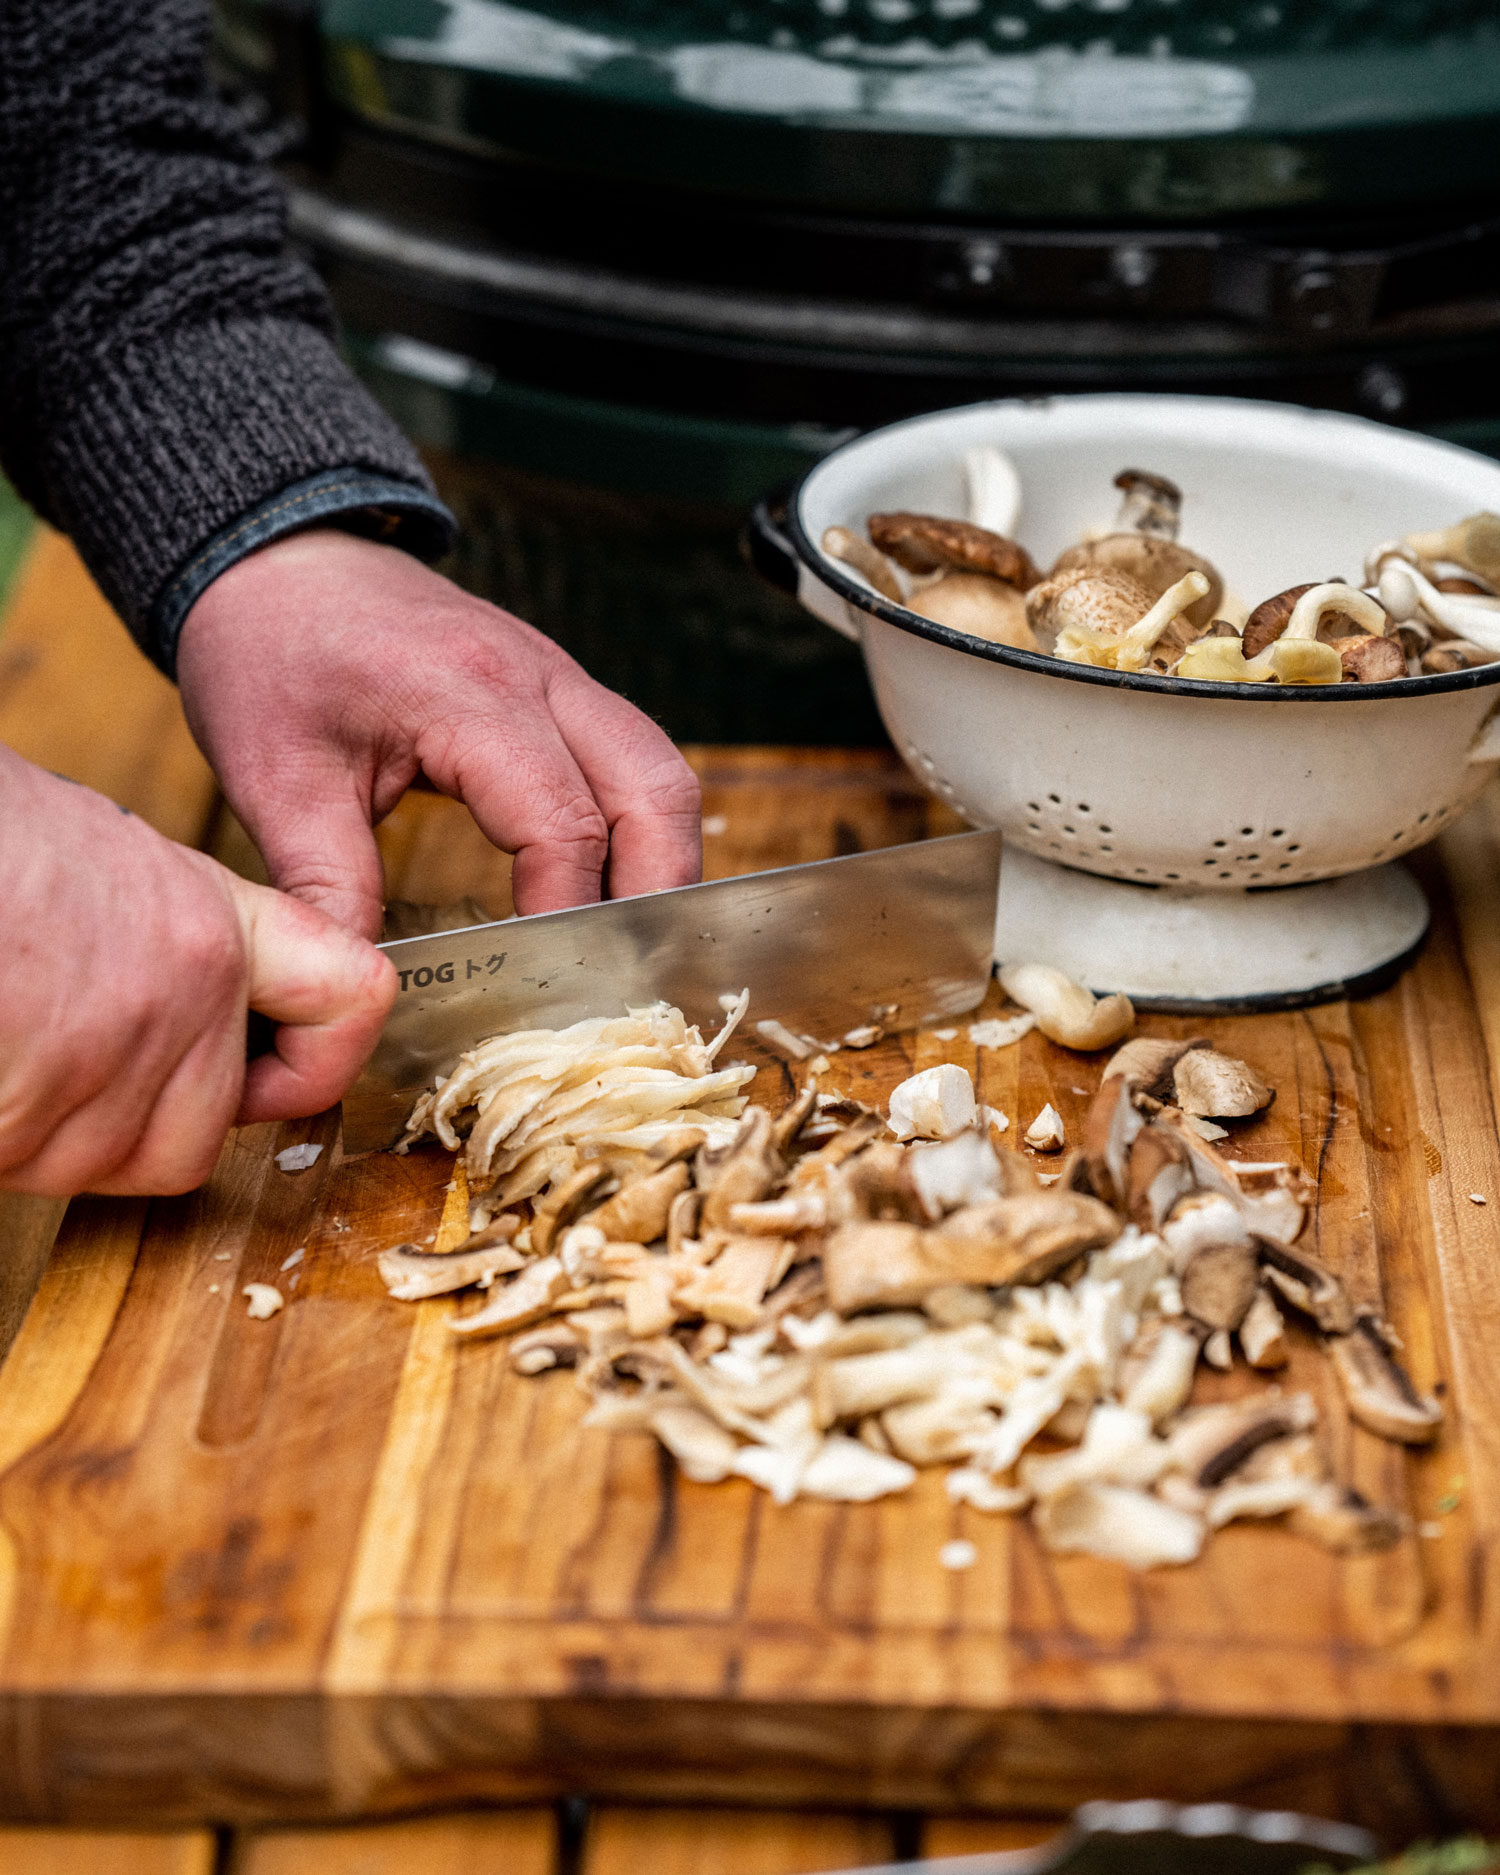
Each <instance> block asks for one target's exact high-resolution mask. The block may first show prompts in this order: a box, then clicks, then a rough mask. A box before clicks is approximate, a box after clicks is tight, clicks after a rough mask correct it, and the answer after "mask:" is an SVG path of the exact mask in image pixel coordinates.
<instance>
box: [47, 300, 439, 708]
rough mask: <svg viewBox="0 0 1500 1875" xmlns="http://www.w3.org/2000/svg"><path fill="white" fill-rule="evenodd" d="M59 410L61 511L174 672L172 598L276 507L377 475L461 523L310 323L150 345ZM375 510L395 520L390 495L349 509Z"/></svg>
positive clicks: (52, 430)
mask: <svg viewBox="0 0 1500 1875" xmlns="http://www.w3.org/2000/svg"><path fill="white" fill-rule="evenodd" d="M58 402H59V406H60V407H55V408H54V409H52V410H51V411H48V412H47V413H46V421H45V423H44V424H43V425H42V426H41V427H42V434H43V435H44V436H45V439H46V442H45V450H46V480H47V484H48V495H49V498H50V505H51V507H52V509H53V511H54V513H55V515H56V518H57V519H58V521H59V522H60V524H61V525H62V526H63V527H64V528H66V530H67V532H68V533H69V534H70V535H71V536H72V538H73V540H74V542H75V543H76V545H77V547H78V550H79V552H80V553H81V554H82V556H83V558H84V560H85V562H86V563H87V564H88V566H89V568H90V570H91V571H92V573H93V574H94V577H95V578H96V579H97V580H98V582H99V585H100V587H101V588H102V589H103V591H104V593H105V596H106V597H107V598H108V599H109V601H110V603H111V604H112V605H113V606H114V607H115V609H116V610H117V611H118V612H119V613H120V615H121V617H122V618H123V619H124V620H125V622H126V624H127V625H128V626H129V627H130V629H131V631H132V632H134V634H135V635H136V637H137V639H138V640H139V641H140V642H141V644H142V646H143V648H144V649H145V650H146V651H147V653H148V654H149V655H150V656H151V657H152V658H153V659H154V660H155V661H156V662H157V663H159V664H161V666H162V668H163V669H165V670H167V671H168V672H169V673H170V669H171V659H172V652H173V648H174V641H175V630H173V629H172V627H171V626H170V624H169V619H170V615H171V611H172V607H171V606H170V605H167V604H165V603H164V602H165V599H166V593H167V589H168V587H169V586H173V585H174V584H175V582H176V581H178V580H180V579H181V578H182V576H183V574H184V572H185V571H186V569H188V568H189V567H190V566H192V565H193V564H194V563H195V562H196V561H197V560H198V558H199V557H200V556H201V555H202V554H203V553H204V552H205V551H206V550H208V549H209V547H210V544H211V543H212V544H220V543H221V542H222V538H223V536H224V535H225V534H226V533H227V532H230V531H232V530H233V529H234V528H235V527H236V526H237V525H238V524H240V523H242V522H244V521H246V520H247V519H248V518H249V517H251V516H252V515H259V514H261V513H262V511H263V510H264V509H265V507H266V505H267V504H270V503H273V502H274V500H275V499H276V498H278V497H280V498H283V499H285V498H286V497H288V496H289V495H291V494H293V493H296V492H299V491H301V490H302V489H303V487H304V485H306V484H308V483H310V482H311V481H313V480H315V479H317V478H319V477H326V476H327V475H328V474H329V473H330V472H336V479H337V477H348V476H349V475H350V474H351V473H353V472H362V473H364V474H367V475H370V476H374V477H376V478H379V480H380V481H381V483H382V484H383V485H385V486H386V487H387V488H388V485H389V484H391V483H397V484H400V485H401V486H402V488H404V489H406V490H408V491H410V494H411V496H412V497H413V498H414V499H413V500H412V501H411V502H409V503H408V504H406V505H407V506H409V507H410V508H412V509H413V510H420V511H421V512H422V514H423V515H425V516H426V517H427V519H428V520H430V521H431V522H432V524H433V527H434V528H439V527H443V526H449V527H451V517H448V516H447V510H446V509H444V508H443V507H442V504H441V503H440V502H439V501H438V500H437V497H436V494H435V493H434V491H433V487H432V483H431V481H430V479H429V478H428V475H427V472H426V470H425V469H424V468H423V467H422V463H421V459H420V458H419V457H418V455H417V453H416V451H415V450H414V449H413V448H412V446H411V445H410V443H408V442H407V440H406V438H405V437H404V436H403V435H402V434H401V432H400V430H398V429H397V427H396V425H395V424H394V423H393V422H392V421H391V420H390V418H389V417H388V416H386V414H385V412H384V411H383V410H382V409H381V408H380V406H379V405H378V404H377V403H376V402H375V401H374V399H373V398H372V397H371V396H370V395H369V393H368V392H367V391H366V390H365V389H364V387H363V386H362V385H361V384H360V383H359V381H358V380H357V379H356V378H355V377H354V375H353V373H352V372H351V371H350V370H349V369H348V367H347V366H346V365H345V364H344V362H343V360H342V359H341V358H340V357H339V355H338V353H337V351H336V350H335V349H334V347H333V345H332V343H331V342H330V341H329V340H328V339H327V338H325V337H324V336H323V334H322V333H320V332H319V331H317V330H316V329H315V328H314V327H312V326H310V325H305V324H302V323H300V322H299V321H297V320H293V319H280V318H274V317H257V318H253V319H243V320H220V321H217V322H215V323H211V324H204V325H199V326H190V327H185V328H176V329H172V330H168V331H164V332H160V333H155V334H152V335H150V336H149V337H144V338H138V339H135V340H133V341H132V342H131V343H130V344H129V345H127V346H125V347H123V348H121V350H120V351H119V352H118V353H117V354H115V355H114V356H112V357H110V358H108V359H106V360H101V361H100V364H99V367H98V369H97V370H96V371H94V372H93V373H92V374H91V375H90V376H89V377H88V378H87V379H86V380H82V381H75V382H74V384H73V385H72V386H71V387H70V389H69V392H68V395H67V396H66V398H62V399H59V400H58ZM417 496H421V497H422V498H423V499H421V500H420V501H418V500H416V499H415V497H417ZM371 505H373V506H375V507H377V508H381V507H385V508H390V509H391V511H392V512H394V511H395V509H394V507H392V502H391V499H390V497H389V495H388V493H387V494H385V495H379V496H377V497H376V499H375V501H374V503H373V504H372V503H371V501H370V499H369V498H368V496H361V497H360V498H359V499H357V500H351V501H350V502H348V503H347V504H346V508H350V509H352V508H359V507H365V508H368V507H370V506H371ZM398 505H399V504H398ZM318 518H320V517H319V516H317V515H312V514H310V513H305V514H303V515H302V516H300V517H299V519H298V520H296V521H295V522H293V523H292V525H293V526H300V525H303V524H305V521H307V520H313V519H318ZM421 527H422V523H420V522H419V523H418V532H419V533H420V532H421ZM286 531H289V530H286ZM270 537H271V536H266V537H265V538H270ZM408 538H414V536H411V535H410V532H409V530H408ZM447 538H451V536H447V537H443V538H441V539H440V538H439V536H438V535H437V534H436V533H428V534H427V535H426V536H424V541H425V544H424V545H423V546H421V547H419V548H418V551H420V552H424V553H426V552H430V551H433V550H434V548H435V550H436V551H439V552H440V551H441V550H442V545H444V544H446V540H447ZM256 544H257V545H259V544H263V539H262V540H257V542H256ZM398 544H403V543H400V542H398ZM245 551H249V549H248V548H246V549H245ZM228 563H229V562H228V561H225V562H224V563H223V564H224V565H227V564H228ZM222 570H223V565H221V566H220V567H219V571H222ZM194 596H196V595H194ZM184 612H185V609H183V610H181V611H179V612H178V615H177V621H176V622H177V624H179V625H180V623H181V618H182V616H183V615H184Z"/></svg>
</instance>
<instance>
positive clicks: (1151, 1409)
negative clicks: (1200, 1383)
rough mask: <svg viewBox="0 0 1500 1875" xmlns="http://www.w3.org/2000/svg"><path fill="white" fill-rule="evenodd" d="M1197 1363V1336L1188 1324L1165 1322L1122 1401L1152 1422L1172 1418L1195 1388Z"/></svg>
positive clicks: (1160, 1422)
mask: <svg viewBox="0 0 1500 1875" xmlns="http://www.w3.org/2000/svg"><path fill="white" fill-rule="evenodd" d="M1197 1366H1198V1337H1197V1336H1196V1335H1194V1334H1190V1333H1189V1332H1188V1330H1187V1329H1185V1328H1174V1327H1173V1326H1172V1324H1171V1323H1170V1322H1168V1323H1166V1324H1164V1325H1163V1327H1162V1328H1161V1330H1160V1332H1159V1333H1158V1334H1157V1336H1156V1338H1155V1340H1154V1341H1153V1343H1152V1345H1151V1348H1150V1351H1149V1352H1148V1354H1147V1355H1146V1358H1145V1362H1144V1365H1142V1366H1140V1367H1139V1368H1138V1369H1137V1371H1136V1372H1135V1374H1134V1376H1133V1377H1132V1378H1131V1379H1130V1381H1129V1382H1128V1384H1127V1385H1126V1388H1125V1391H1124V1393H1123V1395H1122V1396H1121V1397H1122V1404H1123V1405H1125V1406H1128V1407H1129V1408H1131V1410H1132V1411H1134V1412H1137V1413H1144V1414H1145V1415H1146V1417H1147V1418H1148V1419H1149V1420H1150V1421H1151V1422H1152V1424H1153V1425H1156V1426H1160V1425H1162V1424H1164V1423H1165V1421H1167V1420H1169V1419H1170V1418H1171V1417H1172V1415H1173V1414H1174V1413H1175V1412H1177V1411H1178V1410H1179V1409H1180V1408H1181V1407H1182V1405H1183V1404H1184V1402H1185V1401H1186V1399H1187V1397H1188V1395H1189V1393H1191V1392H1192V1389H1193V1374H1194V1372H1195V1370H1196V1368H1197Z"/></svg>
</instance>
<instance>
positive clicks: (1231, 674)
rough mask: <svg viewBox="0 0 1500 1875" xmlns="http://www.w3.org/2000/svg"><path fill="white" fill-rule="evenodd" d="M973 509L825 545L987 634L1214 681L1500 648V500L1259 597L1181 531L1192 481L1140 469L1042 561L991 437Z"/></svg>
mask: <svg viewBox="0 0 1500 1875" xmlns="http://www.w3.org/2000/svg"><path fill="white" fill-rule="evenodd" d="M964 470H965V475H966V478H967V483H968V495H969V518H968V519H967V520H958V519H953V518H950V517H947V516H942V515H935V514H914V513H907V512H899V513H881V514H872V515H869V516H868V517H867V519H866V529H867V533H866V534H859V533H856V532H854V531H853V530H852V529H850V528H846V527H830V528H828V529H827V530H826V531H825V532H824V535H823V539H822V547H823V551H824V553H825V554H827V555H828V556H829V557H830V558H831V559H835V560H838V561H841V562H842V563H843V564H844V565H845V566H847V567H848V568H850V569H851V570H852V571H853V572H854V573H856V574H857V575H858V576H859V578H860V579H861V580H862V581H863V583H864V584H865V585H867V586H869V587H871V588H872V589H873V590H874V591H876V592H878V593H879V594H880V595H881V597H882V598H883V599H886V600H889V601H891V602H892V603H894V604H896V605H900V606H904V607H905V608H906V609H907V610H908V611H911V612H916V613H918V614H920V615H921V616H922V617H924V618H927V619H930V620H932V621H933V622H934V623H936V624H939V625H944V626H947V627H948V628H949V629H951V630H953V631H956V632H961V633H964V634H966V635H967V636H969V637H972V638H982V639H986V640H988V641H989V642H991V643H993V644H1001V645H1006V646H1009V647H1010V648H1011V649H1013V650H1018V651H1030V652H1039V653H1042V654H1045V655H1047V656H1051V657H1055V658H1057V659H1059V660H1061V661H1062V662H1064V663H1072V664H1087V665H1092V666H1094V667H1095V668H1098V669H1106V670H1115V671H1127V672H1142V673H1146V674H1148V675H1155V676H1172V677H1181V678H1188V679H1192V680H1194V681H1196V682H1201V683H1237V684H1261V683H1281V684H1342V683H1358V684H1372V683H1386V682H1389V681H1391V680H1393V679H1396V678H1404V677H1420V676H1433V675H1439V674H1441V673H1443V672H1447V671H1455V670H1468V669H1472V668H1473V667H1474V666H1475V665H1478V664H1485V663H1491V662H1494V661H1496V660H1497V659H1500V515H1493V514H1476V515H1470V516H1469V517H1468V518H1467V519H1465V520H1463V521H1460V522H1458V523H1456V524H1455V525H1454V526H1451V527H1447V528H1441V529H1437V530H1435V531H1431V532H1427V533H1417V534H1409V535H1408V536H1407V537H1406V539H1405V540H1404V541H1392V542H1387V543H1386V544H1384V545H1383V546H1380V547H1377V548H1375V550H1374V551H1373V552H1372V553H1371V554H1370V556H1369V558H1368V559H1367V561H1366V565H1365V568H1364V585H1363V587H1360V586H1356V585H1352V584H1349V583H1348V582H1346V581H1344V580H1342V579H1329V580H1323V581H1319V582H1313V583H1308V584H1303V585H1299V586H1291V587H1288V588H1287V590H1286V591H1284V592H1280V593H1276V594H1273V595H1272V596H1271V597H1270V598H1268V599H1266V600H1264V601H1262V602H1261V603H1260V604H1259V605H1257V606H1256V607H1255V608H1254V609H1253V610H1249V611H1247V609H1246V608H1245V607H1244V606H1243V605H1242V604H1241V603H1240V602H1239V601H1238V600H1236V599H1235V598H1234V597H1233V596H1232V595H1231V594H1230V593H1229V592H1227V591H1226V588H1225V583H1224V579H1223V576H1222V575H1221V573H1220V572H1219V570H1218V568H1217V567H1215V566H1214V565H1213V564H1212V562H1211V561H1209V560H1207V559H1205V558H1204V557H1203V555H1201V554H1199V553H1196V552H1194V551H1193V550H1192V549H1191V548H1189V547H1187V546H1184V545H1183V544H1182V543H1181V542H1180V541H1179V540H1178V532H1179V529H1180V525H1181V519H1182V510H1183V494H1182V491H1181V489H1179V488H1178V486H1177V484H1176V483H1175V482H1172V481H1170V480H1169V479H1168V478H1167V477H1166V476H1164V475H1160V474H1157V473H1155V472H1153V471H1150V470H1146V469H1134V468H1132V469H1124V470H1122V471H1121V472H1120V474H1119V475H1117V476H1116V477H1115V486H1116V488H1118V489H1119V490H1120V491H1121V496H1122V499H1121V503H1120V507H1119V512H1118V514H1117V515H1116V517H1115V520H1114V523H1113V525H1112V526H1111V527H1110V528H1108V529H1104V530H1100V531H1097V532H1094V533H1091V534H1089V535H1088V536H1087V537H1086V538H1084V539H1083V540H1081V541H1078V542H1075V543H1074V544H1073V545H1072V546H1069V547H1065V548H1064V549H1063V551H1062V552H1061V553H1060V554H1059V555H1058V556H1057V558H1056V559H1055V560H1054V561H1053V563H1052V565H1051V566H1050V568H1047V569H1046V570H1045V571H1043V570H1042V569H1041V568H1039V567H1038V566H1037V565H1036V564H1035V562H1034V561H1033V560H1032V558H1031V556H1030V554H1029V553H1028V552H1027V550H1026V548H1025V547H1024V546H1023V545H1021V543H1020V542H1019V541H1018V540H1017V539H1015V538H1014V530H1015V527H1016V523H1017V521H1018V519H1019V515H1020V509H1021V486H1020V479H1019V477H1018V475H1017V473H1016V470H1015V467H1014V465H1013V464H1011V463H1010V462H1009V461H1008V459H1007V458H1005V457H1004V456H1002V455H1001V453H1000V452H999V451H998V450H996V449H994V448H990V447H981V448H977V449H971V450H969V451H968V452H967V453H966V455H965V458H964Z"/></svg>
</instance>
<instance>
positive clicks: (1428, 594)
mask: <svg viewBox="0 0 1500 1875" xmlns="http://www.w3.org/2000/svg"><path fill="white" fill-rule="evenodd" d="M1378 590H1379V593H1380V603H1381V604H1382V605H1383V606H1384V607H1385V609H1386V611H1387V612H1389V613H1390V615H1391V617H1392V618H1393V619H1397V620H1406V619H1409V618H1415V617H1416V616H1417V614H1418V613H1419V612H1420V613H1421V614H1423V615H1424V616H1425V617H1426V618H1427V619H1428V620H1429V622H1430V623H1432V624H1434V625H1441V626H1443V627H1444V628H1445V629H1446V630H1448V631H1451V632H1453V633H1454V634H1455V636H1457V637H1459V638H1462V639H1465V640H1466V641H1467V642H1468V643H1469V644H1475V645H1479V646H1480V647H1481V648H1482V649H1483V650H1485V651H1495V652H1500V599H1481V598H1472V597H1469V596H1468V595H1466V594H1460V593H1451V592H1439V591H1438V589H1437V587H1436V586H1434V585H1433V583H1432V581H1431V580H1430V579H1428V578H1427V577H1426V575H1425V574H1423V573H1420V572H1418V570H1417V569H1416V567H1414V566H1408V565H1407V564H1406V563H1405V562H1404V561H1402V560H1398V559H1396V558H1395V557H1394V556H1391V557H1390V558H1388V559H1387V560H1386V562H1385V564H1384V566H1383V567H1382V568H1381V572H1380V585H1379V588H1378Z"/></svg>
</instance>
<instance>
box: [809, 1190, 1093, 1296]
mask: <svg viewBox="0 0 1500 1875" xmlns="http://www.w3.org/2000/svg"><path fill="white" fill-rule="evenodd" d="M1119 1233H1120V1224H1119V1219H1118V1218H1116V1217H1115V1215H1114V1213H1113V1212H1112V1211H1110V1210H1109V1208H1108V1206H1106V1205H1102V1204H1100V1203H1099V1202H1098V1201H1097V1200H1096V1199H1093V1198H1086V1197H1083V1196H1082V1195H1080V1194H1079V1193H1077V1192H1065V1191H1061V1190H1052V1191H1041V1192H1036V1193H1032V1194H1025V1195H1022V1196H1019V1197H1015V1198H997V1199H996V1200H995V1201H994V1202H993V1203H991V1204H987V1205H976V1206H972V1207H970V1208H969V1209H967V1210H964V1211H957V1212H955V1213H954V1214H953V1216H952V1218H951V1219H945V1220H944V1222H943V1223H942V1224H938V1225H933V1226H932V1227H931V1228H929V1229H927V1230H923V1229H921V1228H920V1227H919V1226H917V1225H914V1224H901V1223H858V1224H842V1225H840V1226H839V1227H838V1229H837V1230H835V1231H834V1232H833V1233H832V1234H831V1235H830V1237H829V1239H828V1242H827V1244H826V1245H825V1246H824V1250H823V1279H824V1282H825V1283H826V1285H827V1289H828V1300H829V1302H830V1303H831V1304H832V1306H833V1307H834V1308H835V1309H837V1310H838V1312H839V1313H840V1314H841V1315H848V1314H852V1313H854V1312H855V1311H857V1310H859V1309H868V1308H891V1307H900V1306H901V1305H902V1304H904V1303H913V1302H921V1301H922V1299H923V1298H924V1297H925V1296H927V1295H928V1294H930V1292H931V1291H932V1290H934V1289H940V1288H945V1287H947V1286H949V1285H951V1284H954V1283H962V1284H968V1285H974V1286H981V1287H994V1286H998V1285H1001V1284H1004V1283H1019V1282H1038V1281H1041V1280H1043V1279H1044V1278H1045V1277H1046V1276H1048V1275H1050V1274H1051V1273H1052V1272H1053V1271H1054V1270H1057V1269H1061V1268H1062V1266H1063V1265H1064V1264H1065V1263H1069V1262H1071V1261H1072V1260H1073V1258H1074V1257H1076V1256H1079V1255H1081V1254H1082V1253H1083V1252H1084V1251H1085V1250H1095V1249H1098V1248H1100V1247H1101V1246H1102V1245H1104V1244H1106V1243H1110V1242H1112V1241H1113V1240H1114V1239H1115V1238H1116V1237H1117V1236H1118V1235H1119Z"/></svg>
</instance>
